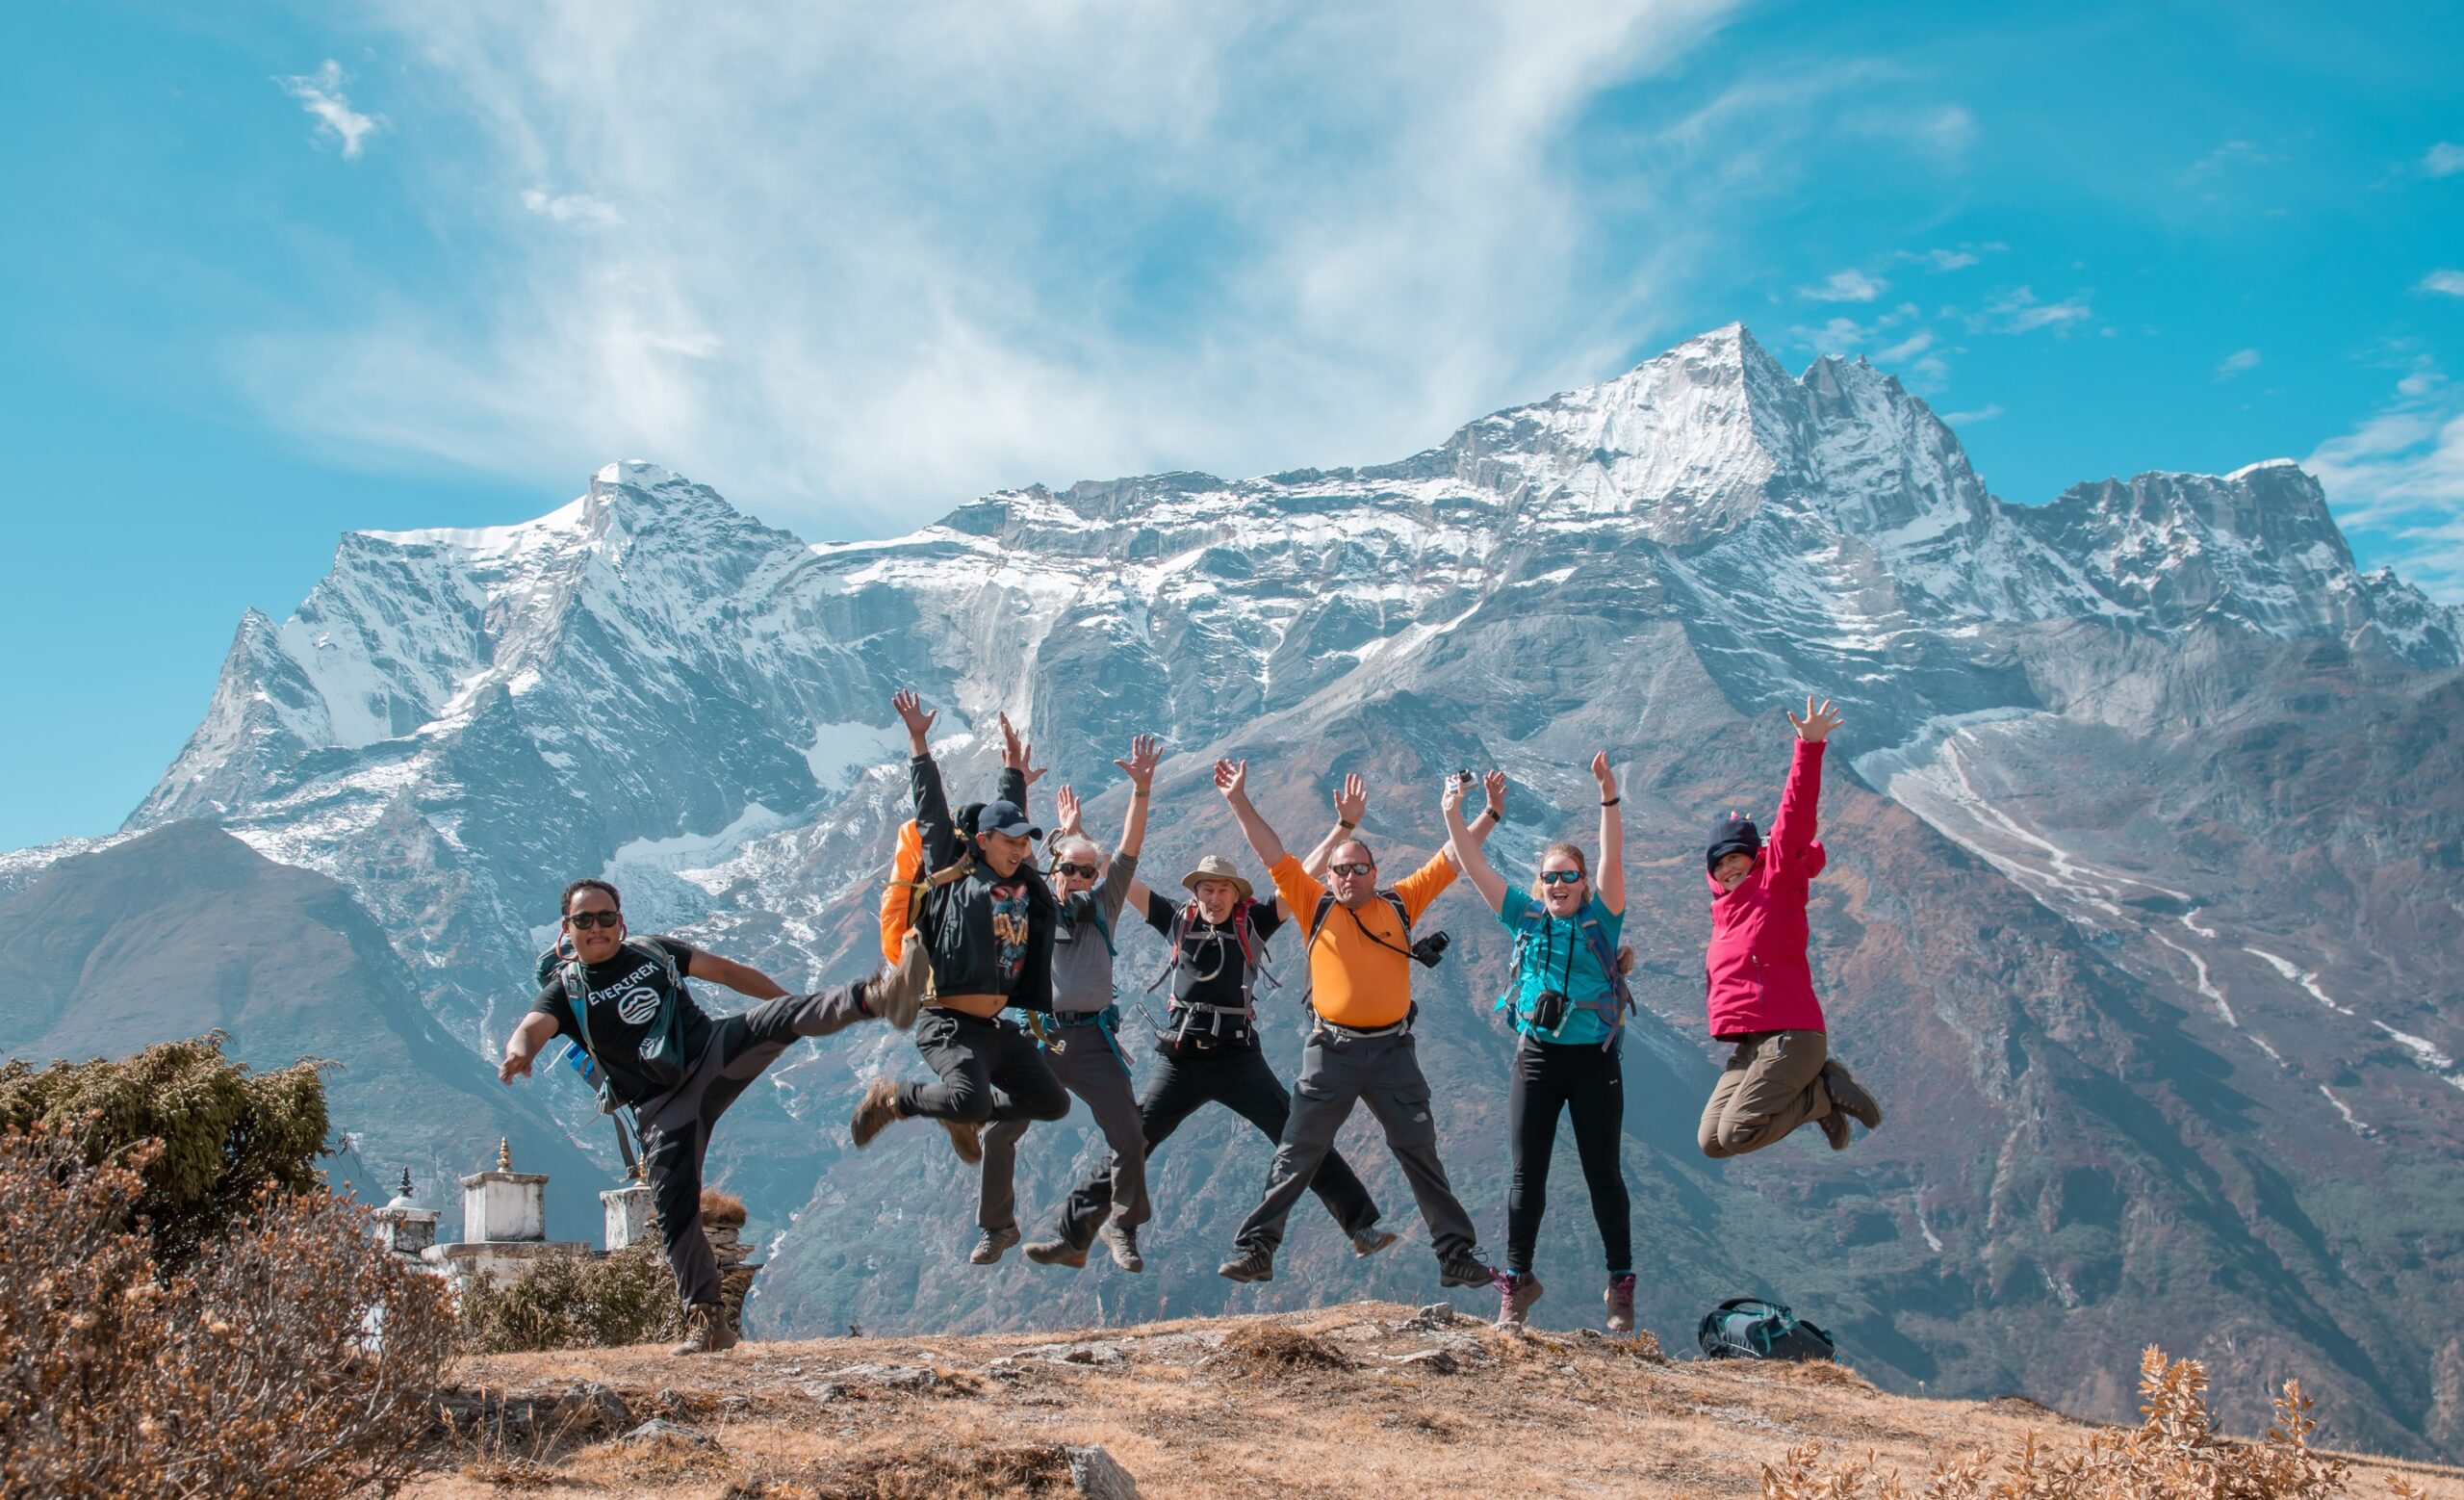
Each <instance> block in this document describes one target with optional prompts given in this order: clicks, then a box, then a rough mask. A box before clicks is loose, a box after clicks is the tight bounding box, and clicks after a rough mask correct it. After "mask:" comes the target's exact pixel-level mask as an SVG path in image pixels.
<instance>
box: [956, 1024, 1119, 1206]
mask: <svg viewBox="0 0 2464 1500" xmlns="http://www.w3.org/2000/svg"><path fill="white" fill-rule="evenodd" d="M1044 1025H1045V1028H1046V1030H1047V1032H1048V1034H1049V1043H1048V1045H1047V1046H1046V1047H1045V1048H1044V1054H1043V1060H1044V1062H1045V1064H1046V1065H1047V1066H1048V1067H1050V1068H1051V1069H1052V1074H1053V1076H1054V1077H1056V1078H1059V1079H1060V1080H1061V1085H1062V1087H1064V1088H1065V1089H1067V1090H1068V1091H1069V1092H1070V1093H1072V1094H1075V1095H1077V1096H1078V1097H1079V1098H1080V1099H1084V1100H1086V1103H1087V1111H1088V1113H1090V1114H1091V1115H1093V1116H1094V1117H1095V1125H1096V1126H1097V1127H1098V1128H1099V1129H1101V1130H1102V1131H1103V1132H1104V1141H1105V1144H1107V1145H1109V1146H1110V1147H1111V1148H1112V1162H1111V1164H1110V1165H1109V1166H1108V1167H1107V1168H1106V1169H1105V1171H1104V1177H1106V1178H1107V1179H1108V1180H1109V1183H1110V1186H1111V1189H1112V1209H1113V1211H1112V1217H1113V1218H1114V1220H1116V1221H1117V1223H1119V1224H1120V1225H1121V1226H1123V1227H1124V1228H1133V1229H1134V1228H1138V1227H1139V1226H1140V1225H1142V1224H1144V1223H1145V1222H1146V1219H1147V1214H1148V1207H1147V1203H1146V1130H1145V1126H1144V1125H1143V1124H1142V1122H1141V1120H1140V1118H1139V1114H1138V1091H1137V1089H1136V1087H1135V1086H1134V1085H1133V1084H1132V1083H1131V1082H1130V1076H1129V1063H1128V1062H1127V1060H1126V1059H1124V1058H1123V1056H1122V1055H1121V1051H1120V1039H1119V1038H1118V1037H1116V1036H1112V1035H1109V1034H1108V1029H1109V1028H1107V1027H1106V1026H1105V1025H1103V1024H1101V1023H1095V1024H1090V1025H1077V1026H1056V1025H1054V1024H1053V1022H1052V1021H1051V1019H1050V1018H1046V1020H1045V1022H1044ZM1033 1124H1035V1122H1034V1121H1032V1120H1000V1121H995V1122H994V1123H993V1125H992V1126H991V1128H989V1129H988V1130H986V1131H985V1132H984V1175H983V1178H982V1181H981V1184H980V1185H979V1186H978V1187H977V1189H976V1202H975V1222H976V1224H977V1226H978V1227H980V1228H986V1229H996V1230H997V1229H1014V1228H1017V1227H1018V1199H1017V1187H1016V1182H1015V1178H1016V1175H1017V1165H1018V1140H1019V1138H1020V1137H1021V1136H1024V1135H1025V1134H1026V1133H1027V1126H1029V1125H1033Z"/></svg>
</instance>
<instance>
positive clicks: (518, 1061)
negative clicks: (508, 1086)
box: [497, 1053, 530, 1083]
mask: <svg viewBox="0 0 2464 1500" xmlns="http://www.w3.org/2000/svg"><path fill="white" fill-rule="evenodd" d="M529 1074H530V1059H529V1058H528V1057H527V1056H517V1055H514V1054H511V1053H508V1054H506V1057H505V1060H504V1061H503V1062H501V1063H499V1064H498V1065H497V1081H498V1082H500V1083H511V1082H512V1081H513V1080H514V1079H516V1078H524V1077H528V1076H529Z"/></svg>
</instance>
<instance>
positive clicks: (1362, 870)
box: [1334, 862, 1377, 875]
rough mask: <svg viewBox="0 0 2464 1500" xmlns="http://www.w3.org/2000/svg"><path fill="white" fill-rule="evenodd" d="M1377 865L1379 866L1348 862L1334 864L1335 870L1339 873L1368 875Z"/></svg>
mask: <svg viewBox="0 0 2464 1500" xmlns="http://www.w3.org/2000/svg"><path fill="white" fill-rule="evenodd" d="M1376 867H1377V866H1374V865H1358V864H1352V863H1350V862H1346V863H1344V864H1341V865H1338V866H1334V870H1335V873H1336V874H1338V875H1366V874H1368V873H1369V872H1370V871H1371V870H1373V869H1375V868H1376Z"/></svg>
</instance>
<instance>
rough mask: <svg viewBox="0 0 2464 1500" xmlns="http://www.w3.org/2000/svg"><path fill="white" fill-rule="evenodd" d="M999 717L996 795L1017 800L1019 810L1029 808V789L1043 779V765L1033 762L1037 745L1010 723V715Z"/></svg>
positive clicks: (1007, 799) (1005, 799)
mask: <svg viewBox="0 0 2464 1500" xmlns="http://www.w3.org/2000/svg"><path fill="white" fill-rule="evenodd" d="M1000 719H1001V785H1000V787H999V788H998V789H997V790H996V791H995V792H994V795H995V796H998V797H999V798H1000V799H1001V800H1002V801H1004V802H1014V803H1016V804H1018V811H1019V812H1021V813H1023V812H1025V811H1026V810H1027V789H1028V788H1029V787H1032V786H1034V785H1035V784H1036V783H1037V782H1040V781H1041V780H1043V773H1044V767H1042V766H1040V765H1037V764H1035V763H1034V762H1035V750H1034V747H1033V746H1031V745H1029V744H1028V743H1027V742H1026V741H1025V740H1023V739H1021V738H1019V737H1018V732H1017V731H1016V730H1014V729H1013V728H1011V727H1010V715H1008V714H1007V713H1004V714H1002V715H1000Z"/></svg>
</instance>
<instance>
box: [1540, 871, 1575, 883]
mask: <svg viewBox="0 0 2464 1500" xmlns="http://www.w3.org/2000/svg"><path fill="white" fill-rule="evenodd" d="M1580 879H1582V871H1581V870H1578V869H1544V870H1542V871H1541V872H1540V882H1541V884H1543V885H1549V886H1571V885H1573V884H1574V883H1575V882H1576V881H1578V880H1580Z"/></svg>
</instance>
